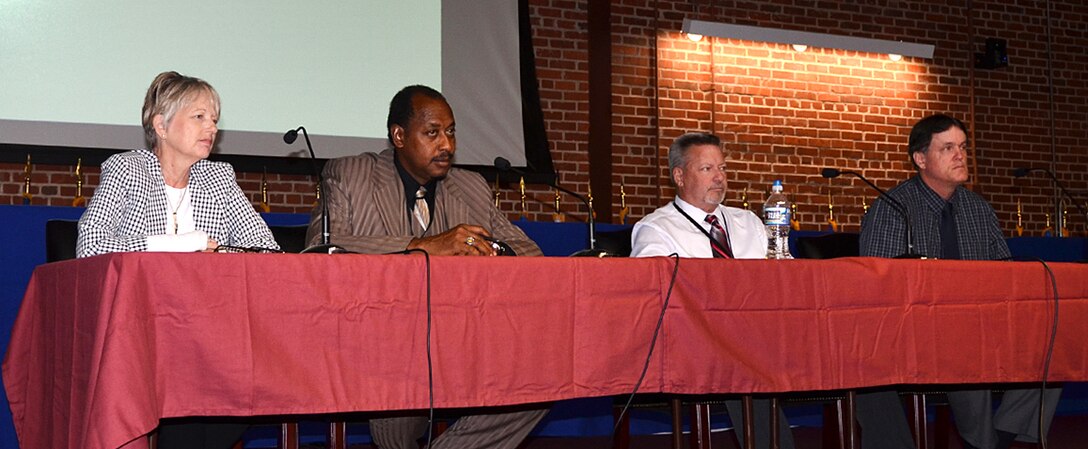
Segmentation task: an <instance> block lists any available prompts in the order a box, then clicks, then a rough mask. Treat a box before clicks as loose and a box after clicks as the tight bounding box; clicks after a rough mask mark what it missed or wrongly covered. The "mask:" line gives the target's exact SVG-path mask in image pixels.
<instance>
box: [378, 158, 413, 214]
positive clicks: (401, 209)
mask: <svg viewBox="0 0 1088 449" xmlns="http://www.w3.org/2000/svg"><path fill="white" fill-rule="evenodd" d="M387 153H388V154H387ZM376 165H377V167H375V170H374V177H373V179H374V180H375V183H374V202H375V203H377V204H378V208H377V209H378V214H379V215H380V217H381V221H382V226H383V227H385V229H386V232H388V233H389V235H404V234H411V233H412V227H411V225H410V223H409V222H408V212H407V210H406V209H405V207H406V206H405V198H404V186H403V185H402V184H401V182H400V178H398V177H397V168H396V167H394V166H393V150H386V151H383V152H382V153H381V154H379V157H378V163H377V164H376Z"/></svg>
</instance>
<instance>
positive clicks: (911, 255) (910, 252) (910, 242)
mask: <svg viewBox="0 0 1088 449" xmlns="http://www.w3.org/2000/svg"><path fill="white" fill-rule="evenodd" d="M842 174H847V175H851V176H854V177H855V178H858V179H860V180H862V181H863V182H865V184H868V185H869V187H872V188H873V189H874V190H876V191H877V192H879V193H880V197H881V198H883V199H885V200H887V201H888V204H889V205H891V206H892V209H895V210H896V212H899V215H900V216H902V217H903V224H904V225H906V232H905V234H906V238H907V252H906V253H904V254H900V255H898V256H895V258H896V259H921V258H924V257H925V256H923V255H921V254H918V253H916V252H914V237H913V235H912V233H911V229H910V215H909V214H908V213H907V208H906V206H903V203H900V202H899V201H898V200H896V199H895V198H892V197H891V196H890V195H888V192H885V191H884V189H882V188H880V187H877V185H876V184H873V182H872V181H870V180H868V179H866V178H865V177H864V176H862V175H861V173H858V172H856V171H852V170H839V169H837V168H830V167H828V168H825V169H823V170H821V171H820V175H822V176H823V177H825V178H828V179H830V178H837V177H839V175H842Z"/></svg>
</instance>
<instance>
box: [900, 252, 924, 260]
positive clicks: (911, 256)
mask: <svg viewBox="0 0 1088 449" xmlns="http://www.w3.org/2000/svg"><path fill="white" fill-rule="evenodd" d="M928 258H929V257H926V256H924V255H922V254H912V253H906V254H900V255H898V256H895V257H893V258H892V259H928Z"/></svg>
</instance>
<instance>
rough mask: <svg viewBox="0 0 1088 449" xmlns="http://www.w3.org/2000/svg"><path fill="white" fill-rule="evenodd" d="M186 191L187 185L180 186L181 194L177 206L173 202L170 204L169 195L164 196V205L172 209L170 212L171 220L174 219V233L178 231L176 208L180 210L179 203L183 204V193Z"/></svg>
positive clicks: (187, 190) (187, 191) (187, 189)
mask: <svg viewBox="0 0 1088 449" xmlns="http://www.w3.org/2000/svg"><path fill="white" fill-rule="evenodd" d="M187 193H189V186H185V187H182V188H181V196H180V197H178V205H177V206H174V205H173V204H170V195H167V196H166V205H167V207H170V208H172V209H173V212H172V213H171V214H172V215H173V220H174V234H175V235H176V234H177V233H178V210H181V205H182V204H185V194H187Z"/></svg>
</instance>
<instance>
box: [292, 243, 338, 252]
mask: <svg viewBox="0 0 1088 449" xmlns="http://www.w3.org/2000/svg"><path fill="white" fill-rule="evenodd" d="M346 252H348V250H346V249H344V248H341V247H339V246H336V245H332V244H328V245H314V246H311V247H309V248H306V249H304V250H302V251H301V252H299V254H338V253H346Z"/></svg>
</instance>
